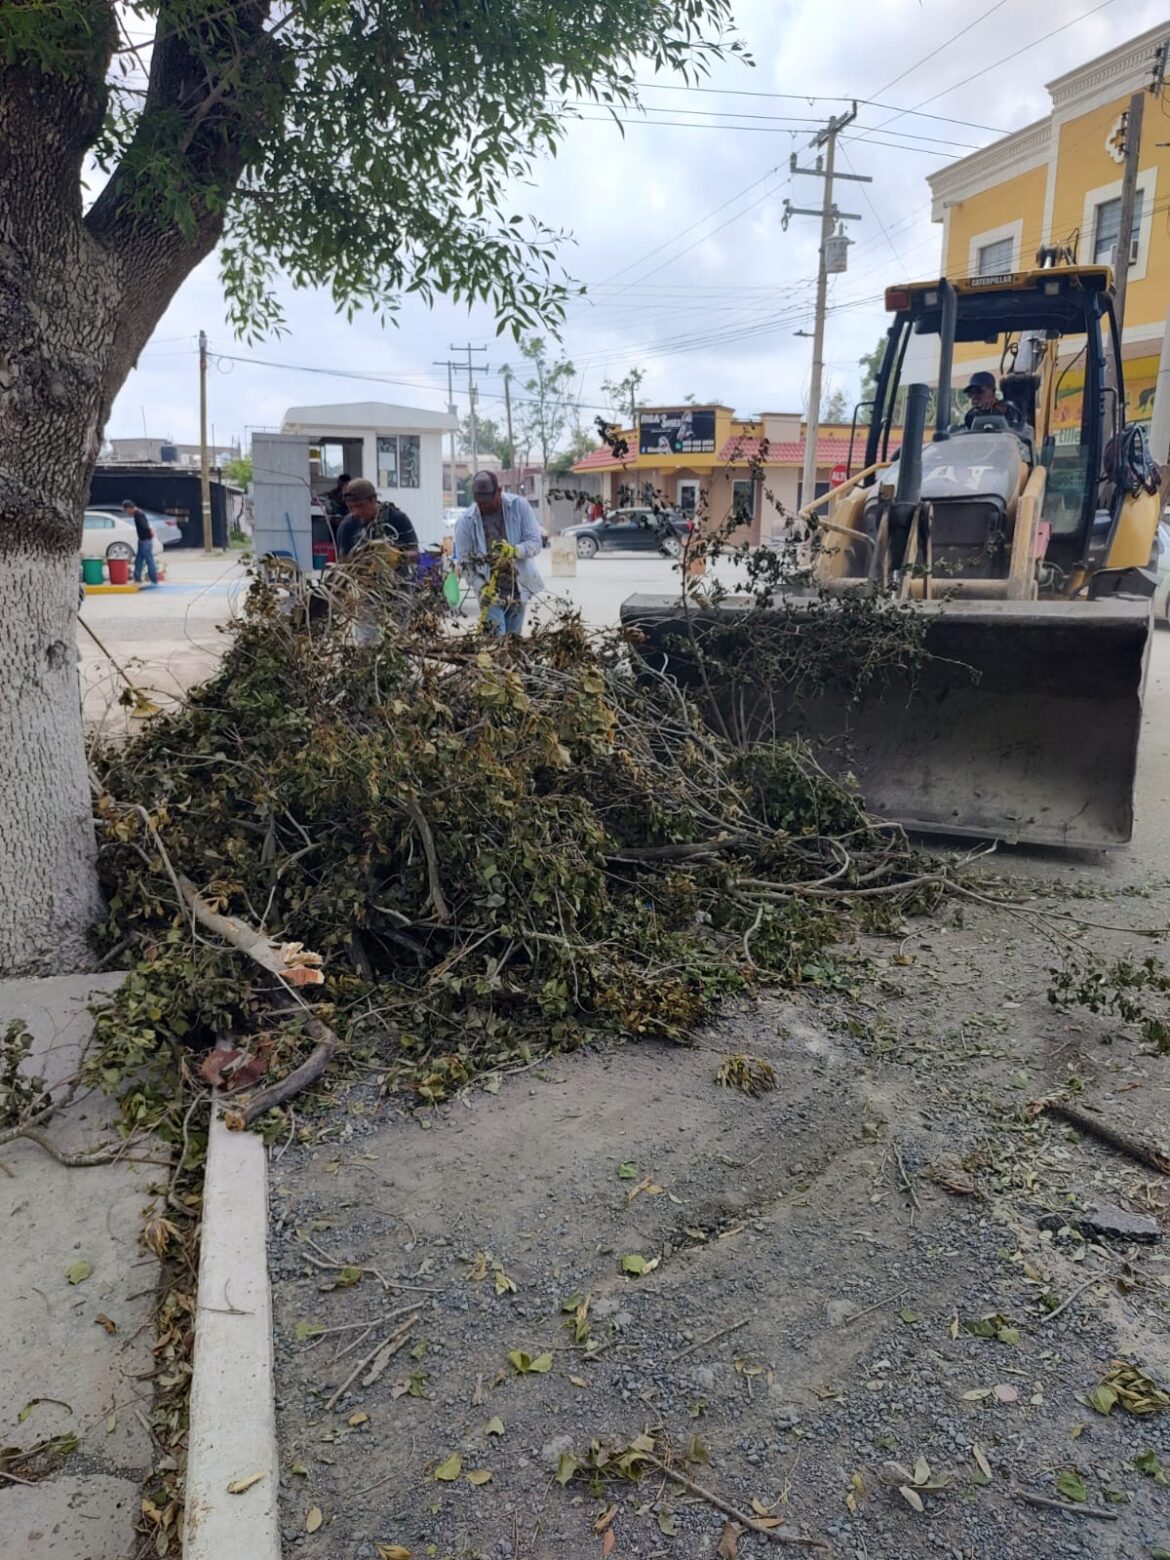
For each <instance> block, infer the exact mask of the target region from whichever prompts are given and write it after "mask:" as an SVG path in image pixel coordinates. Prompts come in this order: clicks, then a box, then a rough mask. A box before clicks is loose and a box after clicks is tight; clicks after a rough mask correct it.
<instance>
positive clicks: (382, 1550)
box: [378, 1544, 410, 1560]
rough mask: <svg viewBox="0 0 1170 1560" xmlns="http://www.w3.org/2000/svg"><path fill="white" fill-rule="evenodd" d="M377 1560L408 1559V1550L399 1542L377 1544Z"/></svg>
mask: <svg viewBox="0 0 1170 1560" xmlns="http://www.w3.org/2000/svg"><path fill="white" fill-rule="evenodd" d="M378 1560H410V1550H409V1549H404V1548H403V1547H402V1545H401V1544H379V1545H378Z"/></svg>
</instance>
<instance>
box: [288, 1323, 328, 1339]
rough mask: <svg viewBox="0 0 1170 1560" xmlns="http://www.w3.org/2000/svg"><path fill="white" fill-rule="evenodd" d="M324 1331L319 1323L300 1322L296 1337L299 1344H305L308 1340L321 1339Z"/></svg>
mask: <svg viewBox="0 0 1170 1560" xmlns="http://www.w3.org/2000/svg"><path fill="white" fill-rule="evenodd" d="M324 1331H325V1329H324V1327H322V1326H321V1325H320V1323H319V1322H298V1323H297V1327H296V1333H295V1337H296V1340H297V1342H298V1343H304V1341H305V1339H306V1338H319V1337H320V1336H321V1334H322V1333H323V1332H324Z"/></svg>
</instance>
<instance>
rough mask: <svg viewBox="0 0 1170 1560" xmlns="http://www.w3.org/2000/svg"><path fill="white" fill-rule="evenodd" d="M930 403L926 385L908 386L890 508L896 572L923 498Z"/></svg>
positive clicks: (893, 562) (900, 563) (892, 559)
mask: <svg viewBox="0 0 1170 1560" xmlns="http://www.w3.org/2000/svg"><path fill="white" fill-rule="evenodd" d="M929 400H930V388H929V386H927V385H910V386H908V387H907V390H906V416H905V418H904V427H903V430H902V449H901V453H900V454H899V456H898V480H897V482H896V484H895V486H894V502H893V504H892V505H891V506H890V561H891V563H892V564H893V566H894V568H895V569H900V568H901V567H902V564H903V561H904V560H905V557H906V544H907V542H908V540H909V538H910V528H911V526H912V525H913V524H914V513H915V511H916V510H917V508H918V504H919V500H920V499H921V497H922V441H923V439H924V438H925V437H926V411H927V404H928V402H929Z"/></svg>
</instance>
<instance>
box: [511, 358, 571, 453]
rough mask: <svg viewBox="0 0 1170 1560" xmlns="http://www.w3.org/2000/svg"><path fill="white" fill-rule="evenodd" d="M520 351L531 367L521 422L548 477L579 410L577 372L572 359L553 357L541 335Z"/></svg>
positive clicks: (525, 389) (526, 383)
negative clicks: (574, 390)
mask: <svg viewBox="0 0 1170 1560" xmlns="http://www.w3.org/2000/svg"><path fill="white" fill-rule="evenodd" d="M520 351H521V353H522V355H523V356H524V357H525V358H526V359H527V360H528V363H529V366H530V369H531V373H530V375H529V377H528V378H527V379H526V380H525V381H524V391H525V398H524V402H523V406H522V413H521V423H522V426H523V428H524V432H525V435H526V437H527V438H528V439H529V441H530V442H531V444H532V446H533V448H534V449H535V450H536V452H537V454H538V455H539V457H540V465H541V470H542V471H543V472H544V473H545V475H546V476H547V474H548V471H549V469H550V467H551V465H552V460H553V456H554V455H555V454H556V452H557V448H558V446H559V445H560V442H561V439H562V438H563V437H564V434H565V429H566V428H567V427H568V426H569V424H570V421H571V420H572V418H573V413H574V412H575V411H576V407H575V405H574V399H573V380H574V379H575V377H576V373H577V371H576V369H575V368H574V367H573V365H572V363H570V362H569V360H568V358H551V357H549V354H548V348H547V347H546V346H545V343H544V341H543V339H542V338H541V337H540V336H530V337H529V338H528V340H527V341H523V342H521V344H520Z"/></svg>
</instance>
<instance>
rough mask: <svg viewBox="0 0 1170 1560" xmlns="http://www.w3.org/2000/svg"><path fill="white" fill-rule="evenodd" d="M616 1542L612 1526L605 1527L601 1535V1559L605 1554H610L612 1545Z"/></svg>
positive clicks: (603, 1559)
mask: <svg viewBox="0 0 1170 1560" xmlns="http://www.w3.org/2000/svg"><path fill="white" fill-rule="evenodd" d="M616 1543H617V1536H616V1534H615V1533H614V1530H613V1528H606V1530H605V1532H604V1533H603V1534H602V1535H601V1555H602V1560H605V1556H606V1555H612V1554H613V1546H614V1545H615V1544H616Z"/></svg>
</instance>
